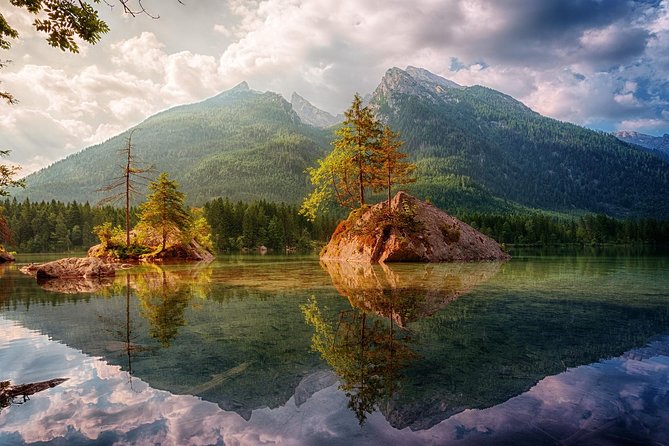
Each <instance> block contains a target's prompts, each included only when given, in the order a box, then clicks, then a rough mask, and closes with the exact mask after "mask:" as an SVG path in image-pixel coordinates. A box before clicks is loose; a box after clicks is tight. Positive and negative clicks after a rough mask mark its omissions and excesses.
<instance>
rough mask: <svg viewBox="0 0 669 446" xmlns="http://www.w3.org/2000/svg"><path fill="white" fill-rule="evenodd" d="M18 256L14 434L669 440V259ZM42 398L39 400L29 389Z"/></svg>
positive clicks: (10, 354) (299, 440)
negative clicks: (54, 259)
mask: <svg viewBox="0 0 669 446" xmlns="http://www.w3.org/2000/svg"><path fill="white" fill-rule="evenodd" d="M36 260H38V259H36V258H29V257H24V258H19V263H18V264H17V265H9V266H0V381H10V382H11V384H12V385H18V384H32V383H39V382H43V381H48V380H52V379H67V380H66V381H64V382H62V383H60V384H58V385H55V386H54V387H52V388H49V387H48V386H42V387H43V388H40V387H39V386H37V387H32V388H31V389H32V390H30V389H29V390H26V391H25V392H24V393H28V395H27V397H26V398H24V397H23V396H22V395H16V396H14V398H9V399H8V398H5V399H2V400H0V403H1V404H0V445H23V444H40V445H41V444H52V445H64V444H67V445H69V444H73V445H79V444H80V445H88V444H96V445H107V444H109V445H112V444H138V445H156V444H160V445H187V444H192V445H204V444H214V445H223V444H225V445H255V444H288V445H329V444H342V445H343V444H347V445H349V444H369V445H374V444H393V445H395V444H397V445H404V444H407V445H412V444H416V445H423V444H435V445H449V444H456V445H460V444H462V445H482V444H483V445H486V444H491V445H497V444H509V445H518V444H520V445H522V444H527V445H543V444H547V445H548V444H582V445H617V444H667V443H669V257H666V256H661V255H630V254H629V253H626V254H623V253H619V252H618V253H617V252H615V251H613V252H608V253H604V254H603V255H593V254H585V255H584V254H580V255H577V254H571V253H563V254H561V255H559V256H550V255H546V254H543V255H533V254H532V253H529V254H527V253H519V255H517V256H515V257H514V259H513V260H511V261H510V262H507V263H504V264H500V263H479V264H438V265H415V264H402V265H391V266H388V267H381V266H375V267H361V266H353V265H349V264H345V263H344V264H341V263H331V264H320V263H319V262H318V260H317V259H315V258H312V257H308V258H304V257H222V258H220V259H219V260H217V261H216V262H214V263H213V264H210V265H168V266H162V267H157V266H145V267H136V268H133V269H130V270H127V271H122V272H120V273H119V274H118V275H117V277H115V278H114V279H112V280H108V281H103V282H97V283H94V282H48V283H42V284H37V283H36V282H35V280H34V279H33V278H30V277H27V276H24V275H22V274H21V273H20V272H19V271H18V267H20V266H21V264H22V263H26V262H28V261H36ZM24 400H25V401H24Z"/></svg>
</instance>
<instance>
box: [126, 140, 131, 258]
mask: <svg viewBox="0 0 669 446" xmlns="http://www.w3.org/2000/svg"><path fill="white" fill-rule="evenodd" d="M131 138H132V134H130V136H129V137H128V164H127V165H126V167H125V246H130V161H131V157H130V149H131V142H130V141H131Z"/></svg>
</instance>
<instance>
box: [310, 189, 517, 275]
mask: <svg viewBox="0 0 669 446" xmlns="http://www.w3.org/2000/svg"><path fill="white" fill-rule="evenodd" d="M391 209H392V212H388V205H387V203H386V202H383V203H379V204H376V205H374V206H370V207H365V208H362V209H359V210H357V211H354V212H352V213H351V215H350V216H349V218H348V219H347V220H345V221H343V222H341V223H340V224H339V226H338V227H337V229H336V230H335V232H334V234H333V235H332V238H331V239H330V242H329V243H328V244H327V246H326V247H325V248H324V249H323V251H322V252H321V259H323V260H346V261H350V262H364V263H378V262H452V261H477V260H506V259H509V255H508V254H506V253H505V252H504V251H503V250H502V248H501V246H500V245H499V243H497V242H496V241H495V240H493V239H491V238H490V237H488V236H486V235H484V234H482V233H480V232H479V231H477V230H476V229H474V228H472V227H471V226H469V225H468V224H466V223H463V222H461V221H460V220H458V219H457V218H454V217H451V216H450V215H448V214H447V213H445V212H444V211H442V210H440V209H438V208H436V207H435V206H433V205H431V204H429V203H425V202H424V201H421V200H419V199H417V198H415V197H413V196H411V195H409V194H407V193H406V192H398V193H397V194H396V195H395V197H394V198H393V199H392V200H391Z"/></svg>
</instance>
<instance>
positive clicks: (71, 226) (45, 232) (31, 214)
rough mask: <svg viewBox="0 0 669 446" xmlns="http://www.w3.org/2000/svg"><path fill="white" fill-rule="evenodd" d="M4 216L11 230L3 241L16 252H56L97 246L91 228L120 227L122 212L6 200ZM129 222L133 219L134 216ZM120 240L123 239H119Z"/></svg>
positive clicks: (56, 202) (73, 205)
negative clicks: (9, 234)
mask: <svg viewBox="0 0 669 446" xmlns="http://www.w3.org/2000/svg"><path fill="white" fill-rule="evenodd" d="M2 208H3V209H4V215H5V218H6V220H7V222H8V223H9V225H8V226H9V227H11V228H12V233H11V237H10V238H9V239H7V238H4V237H3V239H4V240H5V242H7V243H9V244H10V245H11V246H13V247H15V248H16V250H17V251H19V252H57V251H66V250H75V251H77V250H86V249H88V248H89V247H90V246H92V245H94V244H96V243H98V240H97V237H96V235H95V234H94V233H93V228H94V227H96V226H100V225H102V224H103V223H105V222H109V223H110V224H109V228H110V230H111V228H114V227H120V225H121V224H122V223H123V221H124V211H123V210H122V209H117V208H114V207H111V206H102V207H92V206H90V205H89V204H88V203H85V204H79V203H77V202H76V201H75V202H72V203H67V204H65V203H61V202H58V201H49V202H40V203H33V202H31V201H30V200H25V201H23V202H19V201H18V200H16V199H12V200H9V199H6V200H5V201H4V202H3V203H2ZM132 219H133V221H134V220H136V217H135V215H134V213H133V214H132ZM120 240H121V241H123V240H124V238H123V237H121V238H120Z"/></svg>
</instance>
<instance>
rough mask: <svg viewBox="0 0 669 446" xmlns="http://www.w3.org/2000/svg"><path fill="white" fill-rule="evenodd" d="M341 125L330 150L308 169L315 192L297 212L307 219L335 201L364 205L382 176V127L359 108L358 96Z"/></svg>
mask: <svg viewBox="0 0 669 446" xmlns="http://www.w3.org/2000/svg"><path fill="white" fill-rule="evenodd" d="M344 116H345V118H346V119H345V120H344V122H343V123H342V126H341V127H340V128H338V129H337V130H336V132H335V134H336V135H337V138H336V139H335V140H334V141H333V143H332V146H333V150H332V152H330V154H328V155H327V156H326V157H325V158H324V159H322V160H318V166H317V167H316V168H310V169H308V173H309V178H310V180H311V184H313V185H314V186H315V188H314V190H313V191H312V192H311V193H310V194H309V195H308V196H307V198H306V199H305V200H304V202H303V204H302V208H301V210H300V212H301V213H302V215H305V216H306V217H307V218H309V219H310V220H312V221H313V220H314V219H315V218H316V214H317V213H318V212H320V210H321V209H322V208H323V206H324V204H325V203H326V202H328V201H329V200H331V199H332V198H334V199H335V200H336V201H337V203H338V204H339V205H340V206H344V207H349V208H354V207H355V205H356V204H357V205H358V206H364V205H365V190H366V189H367V188H370V187H375V184H377V183H378V181H379V180H378V179H379V177H380V175H381V170H382V166H381V164H380V163H381V161H380V159H379V157H378V156H377V155H378V154H377V152H378V146H379V140H380V137H381V135H382V130H381V125H380V124H379V121H378V120H377V119H376V118H375V117H374V114H373V113H372V110H371V109H370V108H369V107H363V106H362V99H361V98H360V95H358V94H357V93H356V94H355V96H354V97H353V103H352V104H351V107H349V109H348V110H346V112H344Z"/></svg>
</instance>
